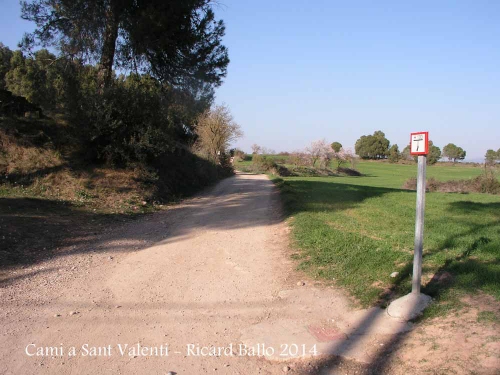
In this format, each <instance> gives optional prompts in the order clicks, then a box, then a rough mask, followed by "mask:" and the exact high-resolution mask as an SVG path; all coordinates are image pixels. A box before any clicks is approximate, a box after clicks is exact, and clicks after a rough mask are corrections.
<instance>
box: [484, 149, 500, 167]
mask: <svg viewBox="0 0 500 375" xmlns="http://www.w3.org/2000/svg"><path fill="white" fill-rule="evenodd" d="M484 158H485V160H486V164H490V165H492V164H495V163H496V162H497V161H498V160H500V149H499V150H498V151H495V150H491V149H490V150H487V151H486V155H485V156H484Z"/></svg>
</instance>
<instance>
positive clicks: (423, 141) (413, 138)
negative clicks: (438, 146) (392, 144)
mask: <svg viewBox="0 0 500 375" xmlns="http://www.w3.org/2000/svg"><path fill="white" fill-rule="evenodd" d="M428 153H429V132H417V133H411V135H410V154H411V155H427V154H428Z"/></svg>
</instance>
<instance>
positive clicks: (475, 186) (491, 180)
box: [403, 172, 500, 194]
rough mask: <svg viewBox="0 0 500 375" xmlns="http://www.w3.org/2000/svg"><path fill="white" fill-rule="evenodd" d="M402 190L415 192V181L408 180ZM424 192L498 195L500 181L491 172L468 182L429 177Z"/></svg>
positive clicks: (499, 192)
mask: <svg viewBox="0 0 500 375" xmlns="http://www.w3.org/2000/svg"><path fill="white" fill-rule="evenodd" d="M403 189H407V190H416V189H417V179H416V178H410V179H408V180H407V181H406V182H405V183H404V184H403ZM426 191H428V192H433V191H438V192H442V193H486V194H500V181H498V178H497V177H496V176H495V175H494V173H493V172H485V173H483V174H481V175H480V176H477V177H476V178H473V179H470V180H451V181H438V180H436V179H435V178H433V177H431V178H429V179H428V180H427V183H426Z"/></svg>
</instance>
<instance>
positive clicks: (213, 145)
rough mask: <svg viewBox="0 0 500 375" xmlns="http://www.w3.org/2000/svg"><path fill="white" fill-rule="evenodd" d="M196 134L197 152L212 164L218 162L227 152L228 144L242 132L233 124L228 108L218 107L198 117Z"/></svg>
mask: <svg viewBox="0 0 500 375" xmlns="http://www.w3.org/2000/svg"><path fill="white" fill-rule="evenodd" d="M196 134H197V135H198V139H197V141H196V145H197V148H198V150H199V151H200V152H201V153H202V154H203V155H204V156H206V157H207V158H208V159H209V160H211V161H212V162H219V161H220V157H222V155H224V154H225V153H226V152H228V150H229V146H230V143H231V142H233V141H235V140H236V139H238V138H239V137H241V136H242V135H243V132H242V131H241V128H240V126H239V125H238V124H237V123H236V122H234V120H233V116H232V115H231V112H230V111H229V108H228V107H226V106H224V105H219V106H215V107H214V108H213V109H211V110H207V111H205V112H204V113H203V114H202V115H201V116H200V118H199V119H198V126H197V127H196Z"/></svg>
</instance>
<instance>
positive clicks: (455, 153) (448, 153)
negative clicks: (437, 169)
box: [443, 143, 466, 163]
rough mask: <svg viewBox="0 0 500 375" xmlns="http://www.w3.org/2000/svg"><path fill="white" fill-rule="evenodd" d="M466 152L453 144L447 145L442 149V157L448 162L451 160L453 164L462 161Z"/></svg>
mask: <svg viewBox="0 0 500 375" xmlns="http://www.w3.org/2000/svg"><path fill="white" fill-rule="evenodd" d="M465 155H466V152H465V151H464V150H463V149H462V147H458V146H457V145H455V144H453V143H448V144H447V145H446V146H444V147H443V156H444V157H446V158H448V160H450V161H451V160H453V162H454V163H456V162H457V160H464V159H465Z"/></svg>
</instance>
